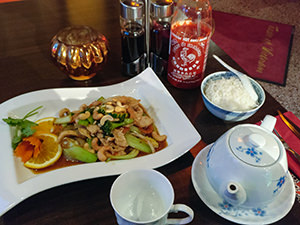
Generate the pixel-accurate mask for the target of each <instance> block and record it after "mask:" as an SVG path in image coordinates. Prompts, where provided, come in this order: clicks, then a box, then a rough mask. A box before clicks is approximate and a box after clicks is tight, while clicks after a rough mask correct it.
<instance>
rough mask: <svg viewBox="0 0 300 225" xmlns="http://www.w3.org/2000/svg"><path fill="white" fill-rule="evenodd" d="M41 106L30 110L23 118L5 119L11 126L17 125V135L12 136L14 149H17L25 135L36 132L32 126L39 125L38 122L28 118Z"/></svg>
mask: <svg viewBox="0 0 300 225" xmlns="http://www.w3.org/2000/svg"><path fill="white" fill-rule="evenodd" d="M40 108H42V106H39V107H37V108H35V109H34V110H32V111H30V112H29V113H27V114H26V115H25V116H24V117H23V118H22V119H15V118H11V117H8V118H7V119H3V121H4V122H6V123H7V124H8V125H9V126H11V127H16V131H15V135H14V137H13V138H12V147H13V149H15V148H16V147H17V146H18V144H19V143H20V142H21V141H22V139H23V138H24V137H29V136H31V135H33V134H34V132H35V129H33V128H32V127H34V126H37V124H36V123H34V122H32V121H30V120H27V118H29V117H31V116H33V115H35V114H37V113H38V112H37V111H38V110H39V109H40Z"/></svg>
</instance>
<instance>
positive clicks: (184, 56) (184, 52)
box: [180, 48, 196, 66]
mask: <svg viewBox="0 0 300 225" xmlns="http://www.w3.org/2000/svg"><path fill="white" fill-rule="evenodd" d="M188 50H189V48H183V49H182V50H181V52H180V58H181V59H182V61H183V64H182V66H186V65H187V64H188V63H191V62H193V61H194V60H195V59H196V55H195V54H193V53H190V54H188Z"/></svg>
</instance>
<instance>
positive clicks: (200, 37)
mask: <svg viewBox="0 0 300 225" xmlns="http://www.w3.org/2000/svg"><path fill="white" fill-rule="evenodd" d="M211 34H212V8H211V5H210V4H209V1H208V0H179V1H178V2H177V6H176V10H175V13H174V17H173V19H172V23H171V34H170V48H169V60H168V75H167V78H168V81H169V82H170V83H171V84H172V85H173V86H175V87H177V88H183V89H191V88H196V87H199V86H200V84H201V82H202V80H203V77H204V71H205V66H206V59H207V54H208V47H209V41H210V37H211Z"/></svg>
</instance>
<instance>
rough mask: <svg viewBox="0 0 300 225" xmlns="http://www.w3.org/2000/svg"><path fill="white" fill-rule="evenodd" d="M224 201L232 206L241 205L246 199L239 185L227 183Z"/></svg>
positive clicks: (244, 192)
mask: <svg viewBox="0 0 300 225" xmlns="http://www.w3.org/2000/svg"><path fill="white" fill-rule="evenodd" d="M224 199H225V200H226V201H227V202H229V203H231V204H232V205H241V204H243V203H244V202H245V201H246V199H247V195H246V191H245V190H244V188H243V187H242V186H241V185H240V184H238V183H236V182H229V183H228V184H227V187H226V189H225V191H224Z"/></svg>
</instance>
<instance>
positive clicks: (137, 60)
mask: <svg viewBox="0 0 300 225" xmlns="http://www.w3.org/2000/svg"><path fill="white" fill-rule="evenodd" d="M120 4H121V16H120V25H121V41H122V42H121V45H122V72H123V74H124V75H127V76H135V75H137V74H139V73H140V72H142V71H143V70H144V69H145V68H146V55H147V54H146V42H145V37H146V35H145V33H146V32H145V14H144V3H143V2H142V1H131V0H121V1H120Z"/></svg>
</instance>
